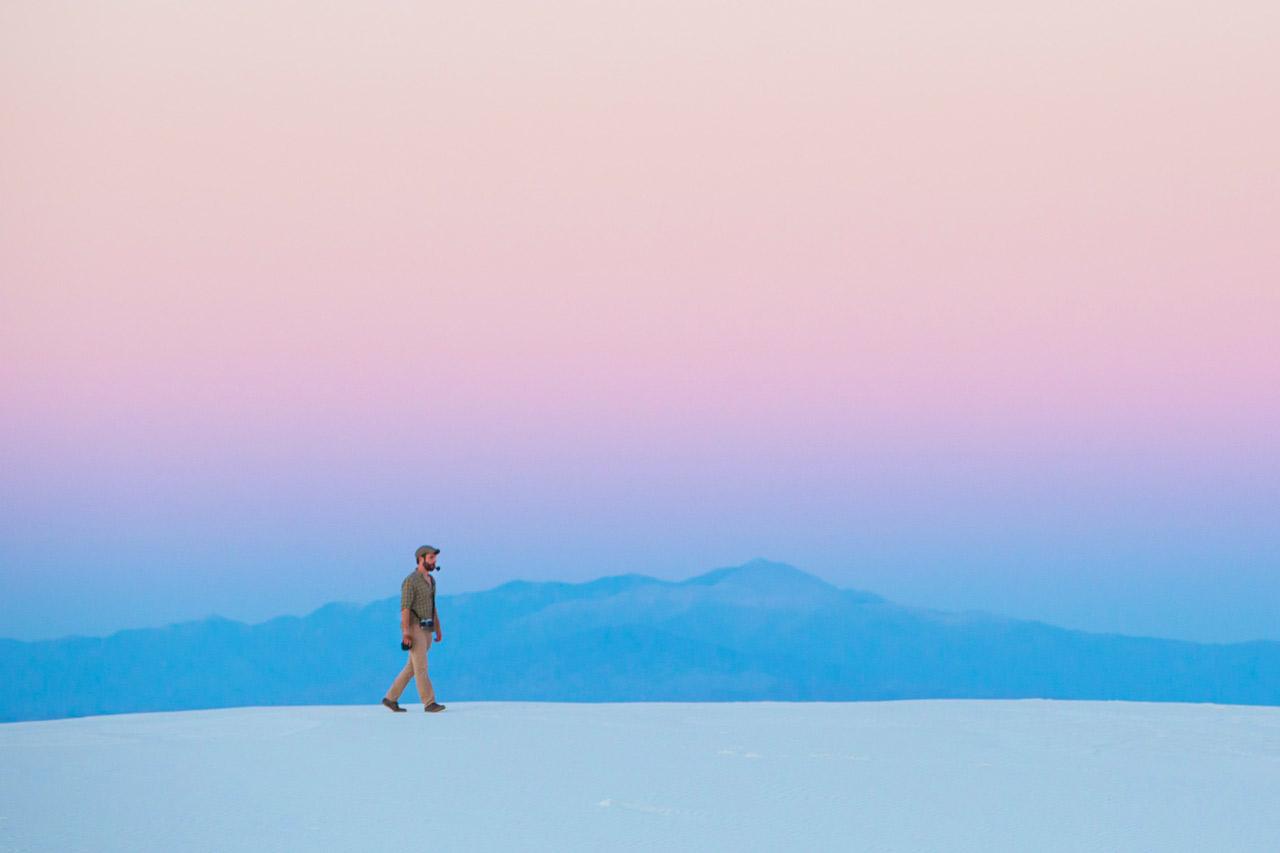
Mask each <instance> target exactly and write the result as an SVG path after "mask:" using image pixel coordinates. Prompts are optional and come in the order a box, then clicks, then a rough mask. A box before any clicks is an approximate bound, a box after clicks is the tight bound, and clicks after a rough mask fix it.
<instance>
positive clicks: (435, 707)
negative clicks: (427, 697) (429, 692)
mask: <svg viewBox="0 0 1280 853" xmlns="http://www.w3.org/2000/svg"><path fill="white" fill-rule="evenodd" d="M422 710H424V711H426V712H427V713H428V714H434V713H436V712H437V711H443V710H444V706H443V705H441V704H440V703H439V702H432V703H431V704H430V705H427V706H426V707H425V708H423V709H422Z"/></svg>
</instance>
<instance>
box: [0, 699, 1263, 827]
mask: <svg viewBox="0 0 1280 853" xmlns="http://www.w3.org/2000/svg"><path fill="white" fill-rule="evenodd" d="M410 707H413V706H410ZM1277 804H1280V709H1276V708H1249V707H1229V706H1212V705H1155V704H1135V703H1096V702H1042V701H1021V702H982V701H928V702H885V703H853V704H816V703H811V704H785V703H759V704H756V703H750V704H619V705H574V704H544V703H459V704H453V705H450V707H449V709H448V710H447V711H445V712H444V713H442V714H436V715H427V714H423V713H422V712H421V710H420V709H418V708H416V707H415V708H414V709H413V710H411V711H410V712H409V713H407V714H392V713H390V712H389V711H387V710H386V709H384V708H382V707H380V706H376V705H371V706H368V707H306V708H245V709H233V710H218V711H197V712H185V713H170V714H135V715H126V716H114V717H93V718H85V719H75V720H57V721H50V722H36V723H10V724H6V725H0V850H57V851H73V850H95V851H98V850H130V851H144V850H165V851H172V850H188V851H200V850H209V851H215V850H216V851H228V850H254V851H259V850H264V851H265V850H306V851H317V850H344V851H345V850H371V851H372V850H387V851H390V850H410V849H413V850H437V851H456V850H483V851H498V850H601V849H660V848H661V849H667V850H680V849H699V850H771V851H779V850H797V849H801V850H837V849H856V850H945V851H961V850H973V851H992V850H1019V851H1022V850H1035V851H1043V850H1081V851H1084V850H1087V851H1100V850H1108V851H1115V850H1158V851H1176V850H1205V851H1248V850H1259V851H1261V850H1267V851H1272V850H1276V849H1278V848H1280V807H1278V806H1277Z"/></svg>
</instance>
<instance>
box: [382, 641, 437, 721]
mask: <svg viewBox="0 0 1280 853" xmlns="http://www.w3.org/2000/svg"><path fill="white" fill-rule="evenodd" d="M409 636H410V637H412V638H413V646H412V647H410V649H409V662H408V663H406V664H405V665H404V669H402V670H400V674H399V675H397V676H396V680H395V681H393V682H392V683H391V689H390V690H388V691H387V698H388V699H390V700H391V701H392V702H395V701H398V700H399V699H400V694H401V693H403V692H404V689H405V688H406V687H408V686H409V680H410V679H416V680H417V682H418V698H419V699H421V700H422V704H423V705H430V704H431V703H432V702H434V701H436V691H435V688H433V687H432V686H431V679H430V678H428V677H427V649H429V648H431V635H430V634H429V633H427V630H426V629H425V628H423V627H422V626H421V625H418V624H416V623H415V624H413V625H410V626H409Z"/></svg>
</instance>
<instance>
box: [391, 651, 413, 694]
mask: <svg viewBox="0 0 1280 853" xmlns="http://www.w3.org/2000/svg"><path fill="white" fill-rule="evenodd" d="M414 642H415V643H416V642H417V640H414ZM411 678H413V650H412V649H410V650H409V660H408V661H406V662H405V665H404V669H402V670H400V674H399V675H397V676H396V680H395V681H393V682H391V689H390V690H388V691H387V698H388V699H390V700H391V701H392V702H397V701H399V699H400V694H401V693H403V692H404V689H405V688H406V687H408V686H409V680H410V679H411Z"/></svg>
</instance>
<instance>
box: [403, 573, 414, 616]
mask: <svg viewBox="0 0 1280 853" xmlns="http://www.w3.org/2000/svg"><path fill="white" fill-rule="evenodd" d="M409 580H410V579H409V578H405V581H404V583H402V584H400V609H401V610H412V609H413V587H411V586H410V585H409Z"/></svg>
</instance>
